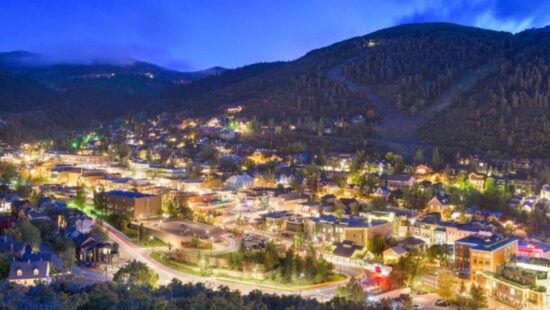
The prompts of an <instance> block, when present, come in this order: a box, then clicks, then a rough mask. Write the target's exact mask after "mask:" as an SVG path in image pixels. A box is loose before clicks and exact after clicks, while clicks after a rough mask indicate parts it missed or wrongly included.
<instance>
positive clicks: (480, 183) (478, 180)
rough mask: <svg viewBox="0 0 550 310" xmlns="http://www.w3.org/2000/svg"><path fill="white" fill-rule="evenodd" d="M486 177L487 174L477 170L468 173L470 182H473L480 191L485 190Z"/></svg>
mask: <svg viewBox="0 0 550 310" xmlns="http://www.w3.org/2000/svg"><path fill="white" fill-rule="evenodd" d="M486 179H487V176H485V175H484V174H477V173H475V172H472V173H470V174H469V175H468V183H470V184H472V186H473V187H474V188H475V189H477V190H478V191H483V189H484V187H485V180H486Z"/></svg>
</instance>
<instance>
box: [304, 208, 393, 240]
mask: <svg viewBox="0 0 550 310" xmlns="http://www.w3.org/2000/svg"><path fill="white" fill-rule="evenodd" d="M306 231H307V232H308V235H309V236H313V239H314V240H317V241H323V242H331V243H332V242H343V241H351V242H353V243H354V244H356V245H359V246H366V245H367V241H368V240H372V238H373V237H374V235H376V234H379V235H383V236H386V237H390V236H392V224H391V223H390V222H387V221H367V220H365V219H363V218H351V219H350V218H341V219H338V218H337V217H335V216H333V215H326V216H320V217H313V218H309V219H307V220H306Z"/></svg>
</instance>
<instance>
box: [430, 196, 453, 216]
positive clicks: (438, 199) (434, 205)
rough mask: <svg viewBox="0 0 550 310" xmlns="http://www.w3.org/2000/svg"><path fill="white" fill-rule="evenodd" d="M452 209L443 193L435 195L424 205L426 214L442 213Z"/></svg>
mask: <svg viewBox="0 0 550 310" xmlns="http://www.w3.org/2000/svg"><path fill="white" fill-rule="evenodd" d="M452 209H453V208H452V206H451V205H450V204H449V197H448V196H447V195H445V194H443V193H440V194H437V195H435V196H434V197H433V198H432V199H430V201H428V203H427V204H426V212H438V213H444V211H446V210H452Z"/></svg>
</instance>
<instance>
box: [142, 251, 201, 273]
mask: <svg viewBox="0 0 550 310" xmlns="http://www.w3.org/2000/svg"><path fill="white" fill-rule="evenodd" d="M149 256H150V257H151V258H152V259H154V260H156V261H157V262H159V263H161V264H163V265H165V266H167V267H170V268H172V269H174V270H177V271H179V272H183V273H188V274H192V275H196V276H203V277H204V276H208V273H207V272H200V271H196V270H195V269H193V268H191V266H190V265H186V264H183V263H177V262H174V261H172V260H169V259H166V258H164V257H162V256H161V253H159V252H154V253H151V254H150V255H149Z"/></svg>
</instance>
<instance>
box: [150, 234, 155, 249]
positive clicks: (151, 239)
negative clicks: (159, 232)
mask: <svg viewBox="0 0 550 310" xmlns="http://www.w3.org/2000/svg"><path fill="white" fill-rule="evenodd" d="M154 238H155V237H153V235H151V236H149V240H150V241H151V244H153V253H155V243H154V242H153V240H154Z"/></svg>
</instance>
